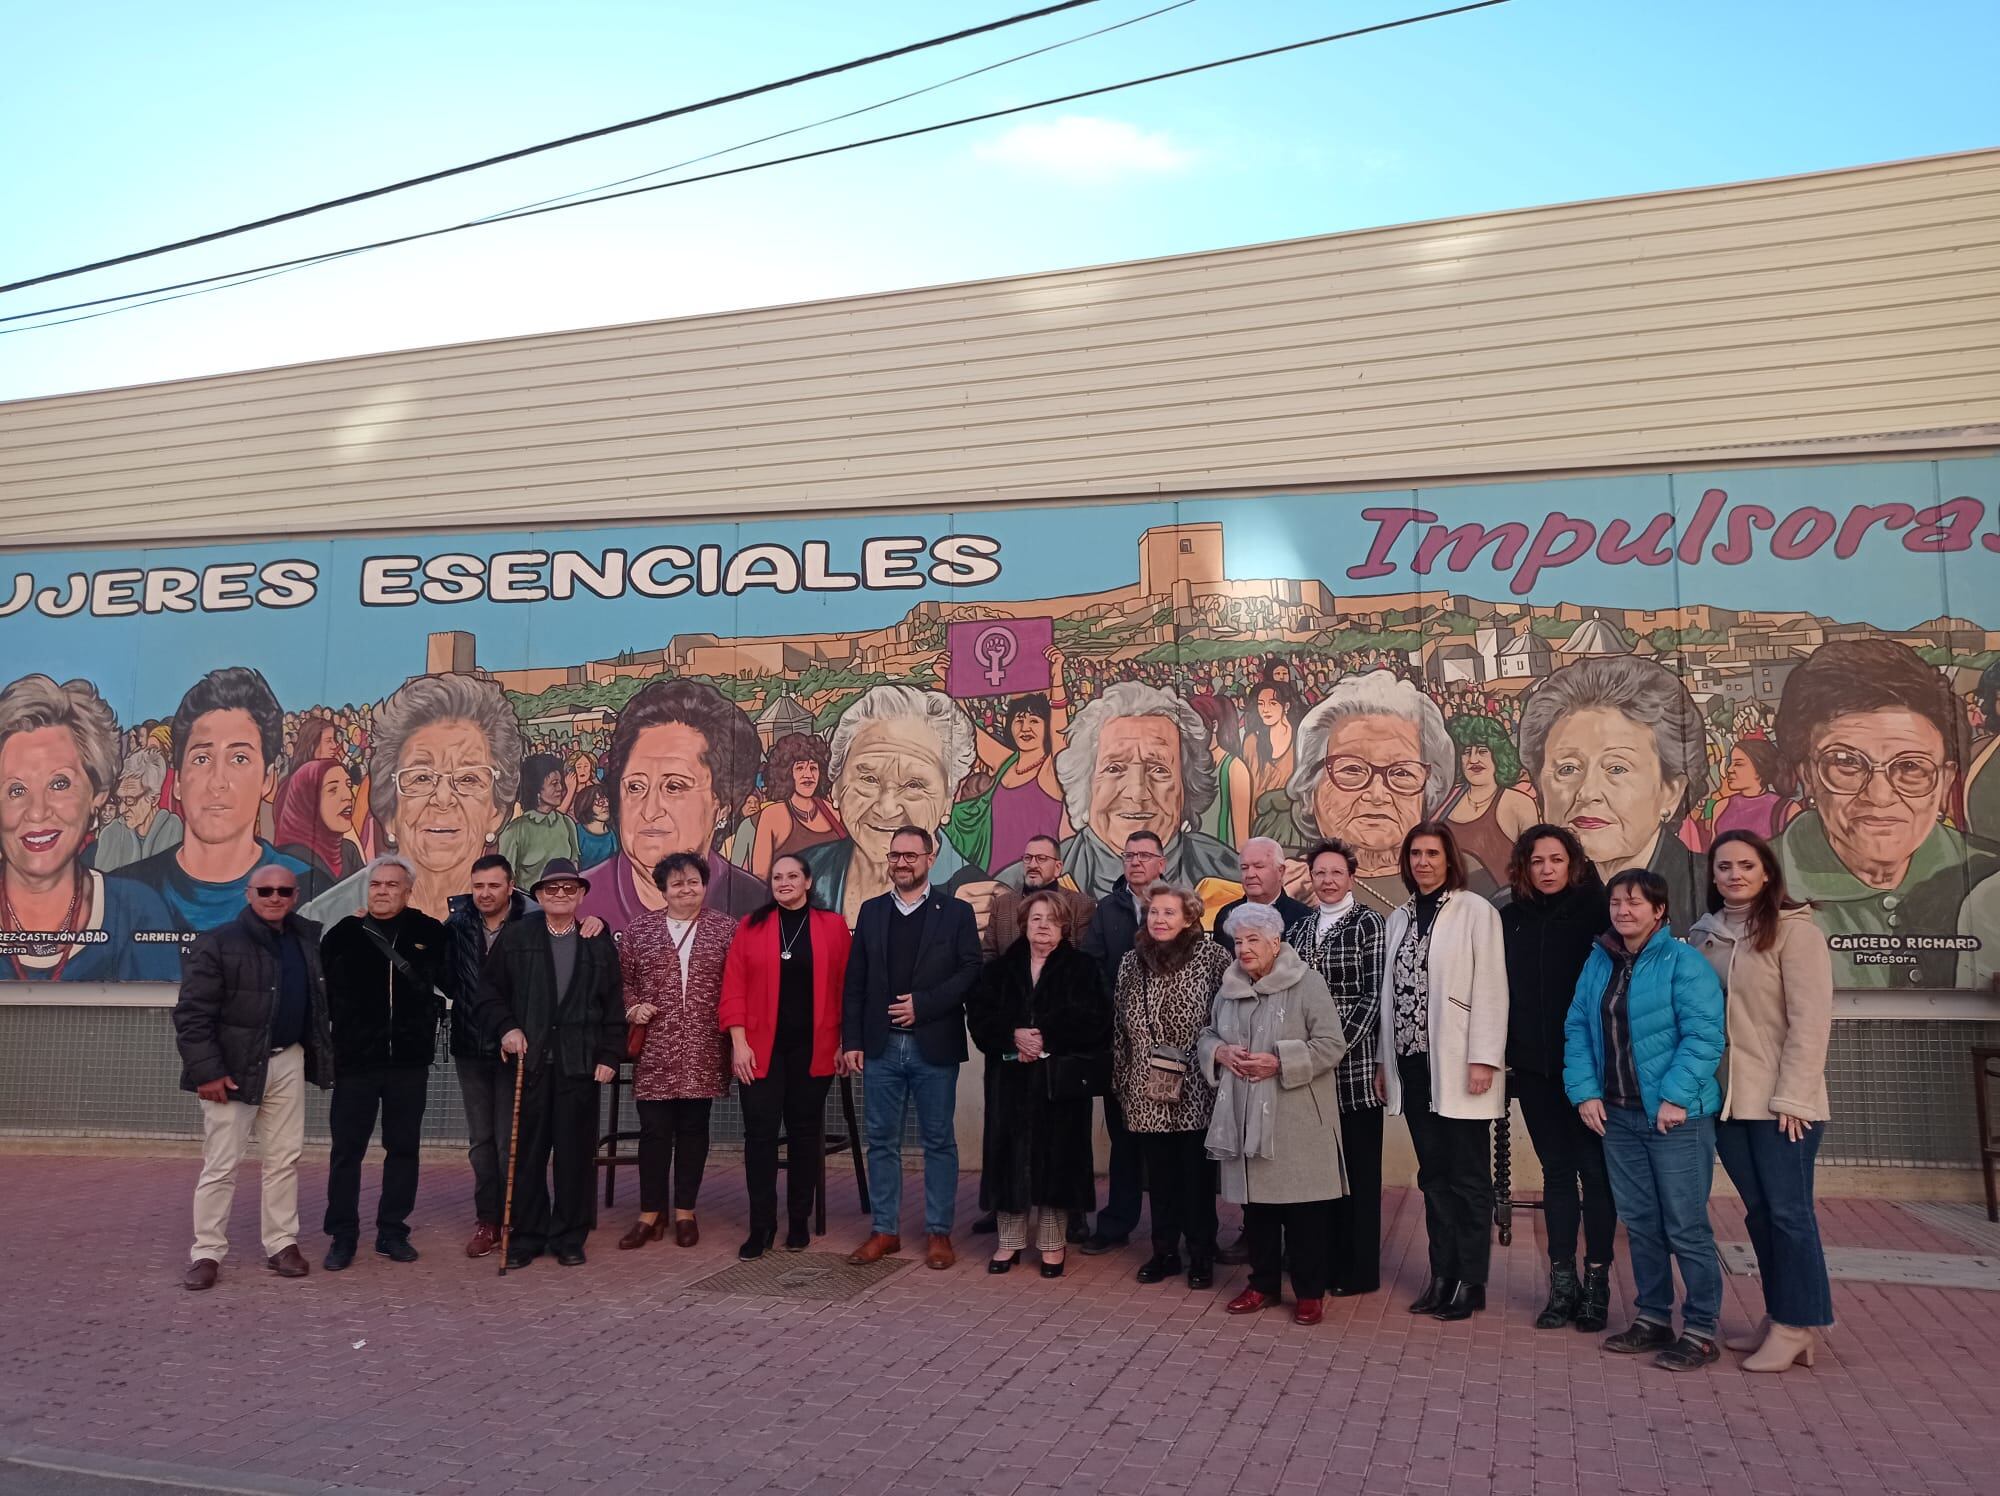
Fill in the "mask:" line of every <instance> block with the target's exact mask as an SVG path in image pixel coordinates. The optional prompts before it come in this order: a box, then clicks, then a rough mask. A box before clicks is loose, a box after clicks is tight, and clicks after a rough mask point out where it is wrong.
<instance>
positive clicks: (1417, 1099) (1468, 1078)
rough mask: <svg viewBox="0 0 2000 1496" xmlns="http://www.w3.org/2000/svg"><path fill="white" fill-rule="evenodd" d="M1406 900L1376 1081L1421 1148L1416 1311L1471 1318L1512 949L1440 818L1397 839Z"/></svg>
mask: <svg viewBox="0 0 2000 1496" xmlns="http://www.w3.org/2000/svg"><path fill="white" fill-rule="evenodd" d="M1402 871H1403V886H1404V887H1406V888H1408V889H1409V891H1410V900H1409V902H1408V903H1406V904H1404V905H1403V906H1402V907H1401V908H1400V909H1398V910H1397V911H1396V912H1395V913H1394V914H1392V915H1390V916H1389V929H1388V932H1387V934H1386V935H1385V937H1384V939H1383V950H1384V952H1385V953H1386V955H1387V957H1388V959H1387V961H1386V962H1385V963H1384V966H1383V972H1382V1018H1381V1039H1380V1043H1379V1044H1378V1045H1377V1047H1376V1051H1375V1052H1376V1054H1377V1055H1378V1056H1379V1059H1378V1060H1377V1062H1376V1066H1375V1089H1376V1092H1377V1093H1378V1094H1379V1095H1380V1096H1381V1098H1382V1100H1383V1103H1384V1104H1385V1105H1386V1106H1387V1107H1388V1109H1389V1113H1390V1115H1391V1116H1394V1115H1395V1114H1397V1113H1399V1112H1400V1113H1402V1115H1403V1117H1404V1119H1405V1120H1406V1121H1407V1122H1408V1123H1409V1127H1410V1141H1411V1143H1412V1144H1413V1145H1414V1146H1415V1148H1416V1151H1417V1188H1418V1189H1420V1190H1422V1191H1423V1192H1424V1222H1425V1225H1426V1226H1427V1227H1428V1228H1429V1232H1430V1248H1431V1281H1430V1285H1429V1287H1427V1288H1426V1289H1425V1290H1424V1291H1423V1293H1422V1294H1421V1295H1419V1296H1418V1298H1417V1300H1416V1302H1415V1303H1413V1304H1411V1305H1410V1313H1412V1314H1430V1315H1434V1316H1436V1317H1437V1318H1438V1319H1466V1318H1469V1317H1470V1316H1471V1315H1472V1314H1473V1313H1474V1312H1475V1311H1476V1310H1480V1309H1484V1308H1485V1307H1486V1266H1487V1258H1488V1256H1489V1255H1490V1251H1491V1246H1492V1233H1493V1145H1492V1131H1491V1126H1490V1124H1491V1123H1492V1121H1493V1119H1494V1118H1496V1117H1498V1116H1500V1115H1501V1114H1502V1110H1503V1109H1504V1108H1505V1106H1506V1105H1507V1088H1506V1086H1505V1085H1504V1084H1503V1083H1502V1073H1503V1071H1504V1069H1505V1067H1506V1063H1507V951H1506V947H1505V944H1504V943H1503V941H1502V938H1501V933H1500V916H1499V914H1498V913H1497V912H1496V911H1495V910H1494V908H1493V906H1492V905H1491V904H1489V903H1488V902H1487V901H1486V900H1485V899H1482V898H1480V897H1479V895H1477V894H1475V893H1469V892H1467V891H1466V886H1465V863H1464V860H1463V859H1462V858H1461V857H1460V856H1459V851H1458V843H1457V842H1456V841H1454V840H1453V839H1452V834H1451V826H1450V824H1449V823H1448V822H1445V821H1419V822H1418V823H1417V824H1416V825H1414V826H1412V827H1411V828H1410V831H1409V834H1408V835H1407V836H1405V837H1404V838H1403V855H1402Z"/></svg>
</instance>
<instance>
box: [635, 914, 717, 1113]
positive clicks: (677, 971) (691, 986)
mask: <svg viewBox="0 0 2000 1496" xmlns="http://www.w3.org/2000/svg"><path fill="white" fill-rule="evenodd" d="M735 934H736V921H735V920H733V919H731V918H730V917H729V916H728V915H726V914H724V913H722V912H721V911H720V910H718V909H704V910H702V911H701V913H700V914H699V915H698V916H696V918H695V922H694V927H693V928H692V929H691V930H689V931H688V934H687V938H688V939H689V940H692V941H693V942H694V949H693V950H692V951H690V952H689V953H688V980H687V986H686V990H683V989H682V986H681V958H680V953H679V951H677V950H676V949H675V948H674V942H673V934H672V932H671V931H670V930H669V929H668V928H667V911H666V910H664V909H649V910H647V911H646V912H645V913H644V914H642V915H640V916H639V917H638V918H637V919H635V920H633V921H632V924H631V926H630V928H628V929H627V930H626V931H625V934H624V937H623V938H622V939H621V940H620V941H619V942H618V965H619V968H620V972H621V974H622V975H623V977H624V979H625V1009H626V1011H627V1012H630V1011H631V1010H632V1009H633V1008H636V1007H637V1006H638V1005H639V1004H640V1003H651V1004H652V1005H653V1006H654V1007H655V1008H657V1009H658V1010H659V1011H658V1012H657V1013H656V1014H655V1015H654V1017H653V1021H652V1022H651V1023H649V1024H647V1025H646V1047H645V1049H644V1050H643V1051H641V1053H640V1055H639V1058H638V1059H637V1060H635V1061H634V1062H633V1064H632V1096H633V1099H634V1100H637V1101H691V1100H695V1099H697V1098H699V1097H704V1096H707V1097H716V1096H720V1095H722V1094H723V1092H724V1091H726V1090H728V1089H729V1040H728V1038H727V1037H726V1036H725V1035H724V1034H723V1032H722V1030H721V1028H720V1027H718V1026H717V1023H716V1018H715V1010H716V1007H717V1005H718V1004H719V1003H720V1002H721V1001H722V966H723V962H724V961H725V959H726V958H727V957H728V955H729V942H730V940H731V939H732V938H733V937H734V935H735Z"/></svg>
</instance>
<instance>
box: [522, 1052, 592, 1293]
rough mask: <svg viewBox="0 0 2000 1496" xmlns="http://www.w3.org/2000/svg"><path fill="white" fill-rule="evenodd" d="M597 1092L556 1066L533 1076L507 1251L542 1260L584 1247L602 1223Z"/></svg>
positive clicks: (525, 1092) (525, 1095) (525, 1099)
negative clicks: (597, 1195)
mask: <svg viewBox="0 0 2000 1496" xmlns="http://www.w3.org/2000/svg"><path fill="white" fill-rule="evenodd" d="M514 1063H516V1064H518V1063H520V1062H519V1061H518V1060H517V1061H515V1062H514ZM507 1079H509V1080H512V1079H513V1077H512V1076H511V1075H509V1076H508V1077H507ZM598 1089H599V1087H598V1084H597V1082H596V1081H594V1080H591V1079H590V1078H589V1077H587V1076H586V1077H584V1078H582V1079H578V1078H575V1077H572V1076H567V1075H561V1074H558V1073H557V1072H556V1067H555V1064H554V1062H553V1061H548V1060H545V1061H543V1063H542V1064H540V1065H538V1066H536V1067H535V1068H534V1069H531V1070H530V1071H529V1072H528V1080H527V1084H526V1086H525V1087H524V1088H523V1089H522V1092H521V1151H520V1155H519V1158H518V1160H517V1172H516V1173H515V1175H514V1228H513V1234H512V1235H511V1237H510V1238H509V1240H508V1250H509V1251H520V1252H525V1253H527V1254H528V1255H530V1256H539V1255H540V1254H541V1253H542V1252H543V1251H545V1250H553V1251H561V1250H563V1249H564V1248H566V1247H581V1246H582V1245H583V1242H584V1238H585V1237H587V1236H589V1235H590V1228H591V1227H592V1226H593V1225H595V1224H596V1220H597V1216H596V1211H595V1209H594V1203H595V1202H594V1196H595V1193H596V1192H595V1190H593V1189H592V1187H591V1186H592V1184H593V1182H594V1181H595V1179H596V1174H595V1172H594V1169H595V1165H594V1163H593V1160H594V1159H595V1157H596V1154H597V1121H598V1111H599V1107H598ZM551 1161H553V1163H554V1170H553V1173H554V1176H555V1187H554V1191H553V1203H551V1191H550V1185H549V1179H550V1173H551V1169H550V1163H551Z"/></svg>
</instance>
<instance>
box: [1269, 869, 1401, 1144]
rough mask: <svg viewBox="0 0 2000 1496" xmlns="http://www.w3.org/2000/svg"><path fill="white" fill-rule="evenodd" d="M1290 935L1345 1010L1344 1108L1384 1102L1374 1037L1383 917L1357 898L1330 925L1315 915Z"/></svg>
mask: <svg viewBox="0 0 2000 1496" xmlns="http://www.w3.org/2000/svg"><path fill="white" fill-rule="evenodd" d="M1285 939H1286V941H1287V942H1288V943H1289V944H1290V945H1291V947H1292V949H1293V950H1295V951H1297V952H1298V953H1299V955H1300V956H1301V957H1303V958H1304V960H1305V963H1306V965H1308V966H1310V967H1311V968H1312V969H1313V970H1314V971H1316V972H1318V973H1319V974H1320V976H1321V978H1322V979H1324V981H1325V982H1326V990H1327V991H1328V992H1329V993H1331V994H1332V996H1333V1003H1334V1006H1335V1007H1336V1008H1338V1009H1339V1010H1340V1026H1341V1028H1342V1029H1343V1030H1345V1032H1346V1034H1347V1053H1346V1054H1344V1055H1342V1056H1341V1058H1340V1068H1339V1070H1337V1071H1336V1072H1335V1074H1336V1076H1337V1078H1338V1081H1339V1087H1338V1089H1339V1092H1340V1109H1341V1110H1342V1111H1343V1112H1352V1111H1359V1110H1360V1109H1362V1108H1364V1107H1375V1106H1380V1105H1381V1104H1382V1103H1381V1102H1380V1101H1379V1100H1377V1099H1376V1096H1375V1035H1376V1031H1377V1028H1378V1027H1379V1019H1380V1014H1381V1007H1382V946H1383V944H1384V930H1383V925H1382V916H1381V915H1379V914H1377V913H1376V912H1375V911H1374V910H1373V909H1371V908H1369V907H1368V906H1367V905H1366V904H1363V903H1362V902H1360V900H1358V899H1357V900H1356V901H1355V902H1354V905H1353V907H1352V908H1350V909H1349V910H1348V911H1347V912H1346V913H1345V914H1343V915H1341V916H1340V917H1339V918H1338V919H1336V920H1335V921H1333V923H1332V924H1331V925H1330V926H1327V927H1325V928H1324V929H1322V926H1321V924H1320V918H1319V915H1318V914H1317V913H1315V914H1313V915H1312V916H1311V917H1309V918H1306V919H1302V920H1298V921H1296V922H1294V923H1293V925H1292V927H1291V928H1290V929H1289V930H1287V931H1285Z"/></svg>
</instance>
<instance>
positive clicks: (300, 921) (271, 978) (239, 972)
mask: <svg viewBox="0 0 2000 1496" xmlns="http://www.w3.org/2000/svg"><path fill="white" fill-rule="evenodd" d="M246 893H247V895H248V906H247V907H246V908H245V909H244V910H243V911H242V913H240V914H239V915H237V917H236V918H235V919H233V920H231V921H230V922H229V923H227V924H225V925H222V926H221V927H220V928H218V929H215V930H212V931H210V932H209V933H207V934H206V935H203V936H202V937H201V938H200V939H198V940H196V941H195V943H194V946H193V948H192V949H191V950H190V951H189V952H188V954H187V955H186V957H185V958H184V959H183V961H182V963H181V990H180V1000H179V1001H178V1002H177V1003H175V1005H174V1033H175V1036H176V1040H177V1043H178V1045H179V1048H180V1054H181V1089H182V1090H184V1091H192V1092H194V1094H195V1095H196V1096H198V1097H200V1098H201V1121H202V1150H201V1177H200V1180H199V1182H198V1183H197V1184H196V1185H195V1191H194V1250H193V1252H192V1253H191V1254H190V1255H191V1259H192V1260H191V1261H190V1263H189V1265H188V1270H187V1274H186V1276H185V1277H183V1278H182V1280H181V1282H182V1285H183V1286H184V1287H186V1288H188V1289H191V1290H193V1291H195V1292H200V1291H202V1290H205V1289H210V1288H213V1287H215V1281H216V1277H217V1274H218V1271H219V1270H220V1268H221V1264H222V1260H223V1258H225V1257H227V1256H228V1255H229V1207H230V1204H231V1202H232V1201H233V1200H234V1199H235V1196H236V1165H237V1163H238V1162H239V1161H240V1160H241V1159H242V1157H243V1149H244V1147H245V1145H247V1144H248V1143H249V1141H250V1139H251V1137H252V1136H255V1137H256V1139H257V1149H258V1155H259V1159H260V1162H261V1164H262V1174H263V1197H264V1198H263V1239H264V1254H265V1257H264V1261H265V1266H267V1267H268V1268H269V1269H270V1270H271V1271H272V1272H274V1273H276V1274H277V1275H278V1276H279V1277H281V1278H303V1277H304V1276H305V1275H306V1273H307V1271H308V1269H307V1266H306V1260H305V1256H304V1254H302V1253H301V1252H300V1251H299V1181H298V1164H299V1154H300V1152H301V1151H303V1149H304V1147H305V1136H306V1097H305V1088H306V1086H307V1085H308V1084H311V1085H316V1086H318V1087H320V1088H321V1089H322V1090H324V1089H325V1088H326V1087H327V1086H329V1085H331V1084H332V1082H333V1036H332V1033H331V1029H330V1025H329V1019H328V1009H327V1001H326V979H325V977H324V975H323V974H322V972H321V969H320V959H319V926H318V925H316V924H314V923H313V922H312V921H311V920H309V919H304V918H301V917H300V916H299V915H298V914H296V913H295V912H294V908H295V906H296V905H297V903H298V897H299V882H298V874H297V873H296V872H295V871H294V870H293V869H292V868H290V867H287V866H284V865H281V864H276V863H266V864H264V865H263V866H261V867H259V868H256V869H254V870H253V871H252V873H251V874H250V876H249V878H248V879H247V887H246Z"/></svg>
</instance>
